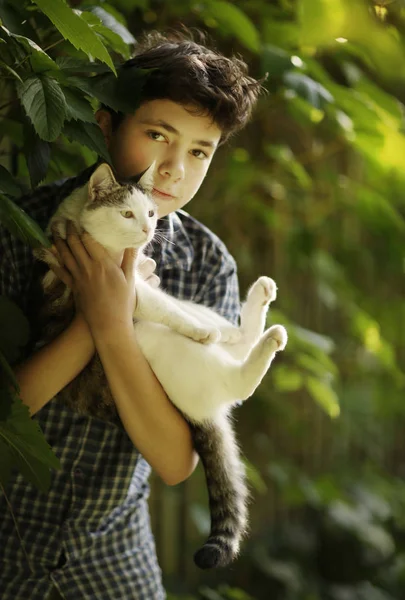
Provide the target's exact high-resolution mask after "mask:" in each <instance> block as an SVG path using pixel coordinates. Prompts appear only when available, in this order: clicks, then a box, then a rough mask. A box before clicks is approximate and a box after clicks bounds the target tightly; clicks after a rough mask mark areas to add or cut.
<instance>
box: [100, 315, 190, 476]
mask: <svg viewBox="0 0 405 600" xmlns="http://www.w3.org/2000/svg"><path fill="white" fill-rule="evenodd" d="M93 336H94V340H95V344H96V347H97V352H98V354H99V356H100V359H101V361H102V363H103V367H104V371H105V373H106V376H107V379H108V383H109V386H110V389H111V393H112V395H113V397H114V400H115V405H116V408H117V411H118V414H119V416H120V418H121V421H122V423H123V425H124V427H125V430H126V431H127V433H128V436H129V437H130V438H131V440H132V441H133V443H134V445H135V446H136V447H137V448H138V450H139V451H140V452H141V454H142V455H143V456H144V457H145V459H146V460H147V461H148V463H149V464H150V465H151V466H152V467H153V469H154V470H155V471H156V472H157V474H158V475H159V476H160V477H161V479H163V481H164V482H165V483H166V484H167V485H176V484H177V483H180V482H181V481H184V480H185V479H187V478H188V477H189V476H190V475H191V474H192V472H193V471H194V469H195V467H196V465H197V462H198V456H197V454H196V453H195V451H194V449H193V442H192V438H191V432H190V428H189V426H188V424H187V422H186V421H185V419H184V417H183V416H182V415H181V414H180V412H179V411H178V410H177V409H176V408H175V406H174V405H173V404H172V403H171V402H170V400H169V398H168V397H167V395H166V393H165V391H164V389H163V388H162V386H161V384H160V382H159V381H158V379H157V378H156V376H155V374H154V372H153V371H152V369H151V367H150V366H149V363H148V362H147V360H146V359H145V357H144V355H143V354H142V352H141V349H140V348H139V346H138V343H137V341H136V338H135V333H134V329H133V326H132V323H129V324H128V326H125V325H124V324H123V325H122V327H114V329H113V330H111V331H110V330H108V329H101V330H99V331H97V330H94V329H93Z"/></svg>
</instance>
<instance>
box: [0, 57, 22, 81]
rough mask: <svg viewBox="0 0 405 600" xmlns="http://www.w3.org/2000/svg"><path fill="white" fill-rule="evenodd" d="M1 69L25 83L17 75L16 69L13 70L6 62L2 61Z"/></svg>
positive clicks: (0, 61)
mask: <svg viewBox="0 0 405 600" xmlns="http://www.w3.org/2000/svg"><path fill="white" fill-rule="evenodd" d="M0 69H4V70H5V71H7V72H8V73H10V75H12V76H13V77H14V78H15V79H17V80H18V81H20V82H21V83H22V82H23V80H22V79H21V77H20V76H19V74H18V73H16V71H14V69H12V68H11V67H10V66H9V65H8V64H7V63H5V62H4V60H0Z"/></svg>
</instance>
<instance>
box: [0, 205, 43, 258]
mask: <svg viewBox="0 0 405 600" xmlns="http://www.w3.org/2000/svg"><path fill="white" fill-rule="evenodd" d="M0 222H1V223H3V225H4V226H5V227H6V228H7V229H8V230H9V231H10V232H11V233H12V234H13V235H14V236H15V237H17V238H18V239H19V240H21V241H22V242H24V244H28V245H30V246H31V247H32V248H38V247H40V246H45V247H47V248H49V247H50V246H51V242H50V241H49V240H48V238H47V237H46V235H45V234H44V232H43V231H42V229H41V228H40V226H39V225H38V224H37V223H36V222H35V221H34V220H33V219H31V217H30V216H29V215H27V213H26V212H25V211H24V210H22V208H20V207H18V206H17V205H16V204H15V203H14V202H12V201H11V200H9V198H7V197H6V196H4V195H3V194H0Z"/></svg>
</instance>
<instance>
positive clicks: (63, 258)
mask: <svg viewBox="0 0 405 600" xmlns="http://www.w3.org/2000/svg"><path fill="white" fill-rule="evenodd" d="M54 244H55V246H56V249H57V251H58V260H59V262H60V265H61V267H67V269H68V270H69V271H70V273H72V275H73V276H76V275H77V274H78V272H79V266H78V264H77V262H76V259H75V257H74V255H73V254H72V252H71V251H70V248H69V246H68V245H67V243H66V242H65V240H62V238H60V237H58V236H56V237H55V238H54Z"/></svg>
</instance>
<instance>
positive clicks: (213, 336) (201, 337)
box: [189, 327, 221, 344]
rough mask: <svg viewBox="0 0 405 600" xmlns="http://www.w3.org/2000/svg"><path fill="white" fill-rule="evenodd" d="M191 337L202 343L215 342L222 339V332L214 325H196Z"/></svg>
mask: <svg viewBox="0 0 405 600" xmlns="http://www.w3.org/2000/svg"><path fill="white" fill-rule="evenodd" d="M189 337H190V338H191V339H193V340H194V341H195V342H199V343H200V344H215V343H216V342H218V341H219V340H220V339H221V333H220V331H219V330H218V329H212V327H196V328H194V329H193V331H192V332H191V335H189Z"/></svg>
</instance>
